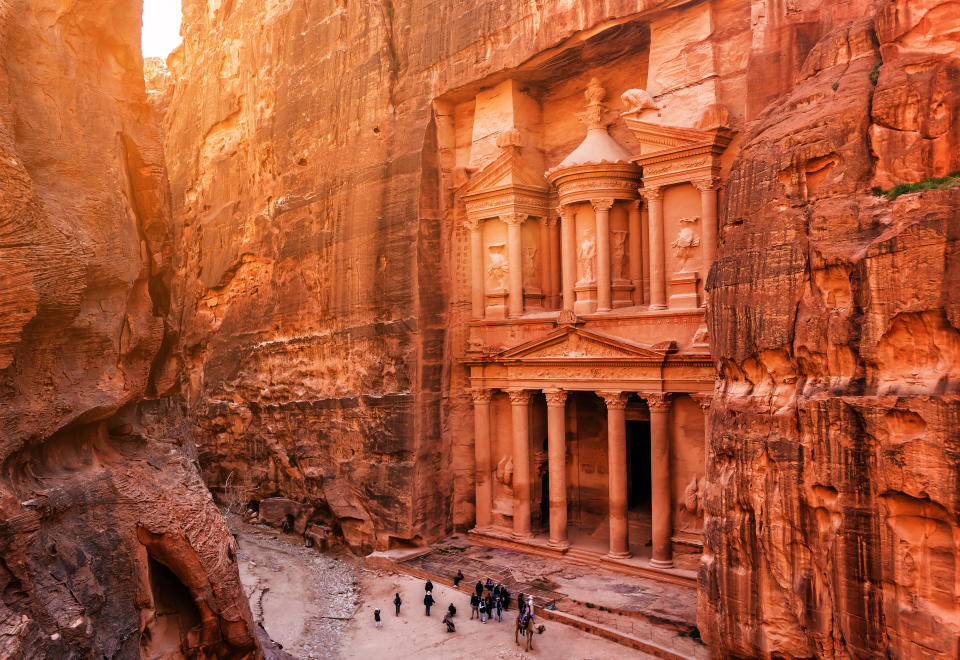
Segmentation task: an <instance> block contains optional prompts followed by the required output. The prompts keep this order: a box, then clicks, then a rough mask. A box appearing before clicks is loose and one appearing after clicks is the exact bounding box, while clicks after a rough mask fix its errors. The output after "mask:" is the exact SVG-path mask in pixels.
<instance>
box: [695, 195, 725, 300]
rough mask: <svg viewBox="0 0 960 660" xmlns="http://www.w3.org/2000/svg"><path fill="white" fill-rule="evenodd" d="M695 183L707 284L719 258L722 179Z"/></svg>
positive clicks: (701, 249)
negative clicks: (698, 195) (718, 235)
mask: <svg viewBox="0 0 960 660" xmlns="http://www.w3.org/2000/svg"><path fill="white" fill-rule="evenodd" d="M693 185H694V186H696V187H697V190H699V191H700V222H701V225H700V226H701V227H702V230H701V231H702V232H703V233H702V235H701V237H700V254H701V256H702V259H703V275H702V277H703V285H704V287H706V285H707V275H709V274H710V267H711V266H712V265H713V262H714V261H716V259H717V190H718V189H719V188H720V179H716V178H713V177H709V178H706V179H699V180H698V181H694V182H693ZM703 304H704V305H706V304H707V296H706V295H704V296H703Z"/></svg>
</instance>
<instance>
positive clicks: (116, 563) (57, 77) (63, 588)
mask: <svg viewBox="0 0 960 660" xmlns="http://www.w3.org/2000/svg"><path fill="white" fill-rule="evenodd" d="M140 13H141V6H140V2H138V1H127V2H119V3H96V2H89V1H84V2H60V1H58V0H31V1H29V2H28V1H26V0H13V1H12V2H0V466H2V470H0V656H2V657H4V658H8V657H13V658H39V657H48V658H53V657H59V658H65V657H141V655H143V657H155V656H157V655H162V654H168V653H169V654H171V655H170V656H167V657H175V655H173V654H176V653H184V654H190V655H201V656H205V657H211V656H216V657H253V656H256V655H259V650H258V648H259V647H258V644H257V642H256V638H255V637H254V635H253V629H252V620H251V617H250V612H249V608H248V605H247V602H246V598H245V596H244V594H243V591H242V589H241V585H240V581H239V575H238V571H237V565H236V561H235V558H234V555H233V552H234V541H233V539H232V538H231V537H230V535H229V533H228V531H227V529H226V526H225V525H224V522H223V519H222V517H221V515H220V513H219V512H218V510H217V509H216V507H215V505H214V503H213V501H212V499H211V497H210V494H209V492H208V491H207V489H206V488H205V487H204V484H203V482H202V481H201V479H200V475H199V470H198V466H197V461H196V453H195V447H194V445H193V441H192V437H191V435H190V431H189V426H188V425H187V423H186V421H185V418H184V413H183V410H182V405H181V404H180V403H179V402H178V400H177V399H176V397H175V396H173V395H175V392H176V387H177V383H178V379H177V377H176V376H177V375H176V373H175V371H172V370H171V369H172V368H175V364H174V363H173V362H171V361H170V360H169V355H170V349H171V348H172V347H173V346H175V344H176V341H175V337H176V335H175V333H174V332H173V329H172V328H173V324H174V322H175V320H176V317H177V312H176V309H175V305H172V304H171V296H170V292H171V283H172V275H173V269H172V264H173V243H172V240H171V238H172V235H171V233H170V205H169V190H168V184H167V180H166V173H165V171H164V165H163V155H162V151H161V147H160V141H159V132H158V128H157V125H156V123H155V122H154V121H153V118H152V114H151V110H150V108H149V106H148V105H147V103H146V97H145V91H144V83H143V68H142V62H141V58H140V52H139V51H140V47H139V34H140Z"/></svg>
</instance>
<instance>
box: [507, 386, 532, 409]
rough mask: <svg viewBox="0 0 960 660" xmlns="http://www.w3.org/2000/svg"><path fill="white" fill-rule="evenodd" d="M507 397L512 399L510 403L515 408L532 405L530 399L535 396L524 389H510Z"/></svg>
mask: <svg viewBox="0 0 960 660" xmlns="http://www.w3.org/2000/svg"><path fill="white" fill-rule="evenodd" d="M505 391H506V393H507V396H508V397H510V403H511V404H512V405H514V406H526V405H529V404H530V397H531V396H533V392H531V391H530V390H522V389H509V390H505Z"/></svg>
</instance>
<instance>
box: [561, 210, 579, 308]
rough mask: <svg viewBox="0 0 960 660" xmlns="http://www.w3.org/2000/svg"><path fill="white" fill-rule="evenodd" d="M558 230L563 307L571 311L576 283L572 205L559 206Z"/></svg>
mask: <svg viewBox="0 0 960 660" xmlns="http://www.w3.org/2000/svg"><path fill="white" fill-rule="evenodd" d="M559 212H560V232H561V245H560V249H561V252H562V253H563V264H562V266H561V271H562V276H563V308H564V309H568V310H570V311H571V312H572V311H573V303H575V302H576V301H577V298H576V292H575V291H574V287H575V286H576V284H577V228H576V227H575V226H574V223H575V222H576V215H575V214H574V212H573V207H572V206H561V207H560V208H559Z"/></svg>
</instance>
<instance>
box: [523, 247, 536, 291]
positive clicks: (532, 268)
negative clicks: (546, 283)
mask: <svg viewBox="0 0 960 660" xmlns="http://www.w3.org/2000/svg"><path fill="white" fill-rule="evenodd" d="M536 277H537V248H535V247H530V246H528V247H526V248H524V250H523V281H524V282H531V281H533V280H535V279H536Z"/></svg>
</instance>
